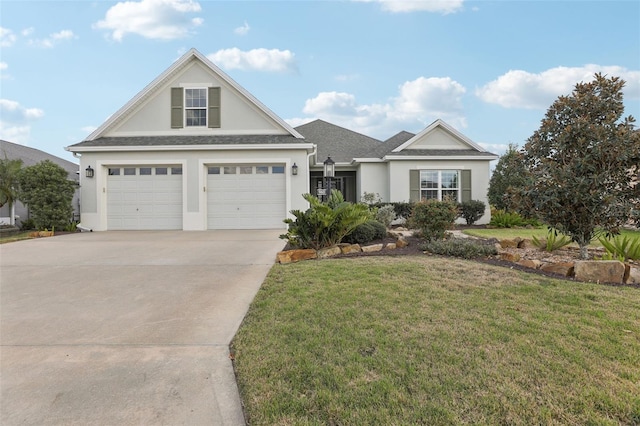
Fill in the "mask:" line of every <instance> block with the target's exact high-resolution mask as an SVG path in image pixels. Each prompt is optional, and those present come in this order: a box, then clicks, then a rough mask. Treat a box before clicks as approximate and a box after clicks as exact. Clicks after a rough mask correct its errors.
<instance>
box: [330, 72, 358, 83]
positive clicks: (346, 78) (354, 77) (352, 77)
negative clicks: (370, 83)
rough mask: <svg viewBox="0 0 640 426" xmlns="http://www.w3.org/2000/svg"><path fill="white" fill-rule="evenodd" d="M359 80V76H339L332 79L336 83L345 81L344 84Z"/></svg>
mask: <svg viewBox="0 0 640 426" xmlns="http://www.w3.org/2000/svg"><path fill="white" fill-rule="evenodd" d="M359 78H360V75H359V74H340V75H336V76H335V77H334V79H335V80H336V81H345V82H346V81H354V80H358V79H359Z"/></svg>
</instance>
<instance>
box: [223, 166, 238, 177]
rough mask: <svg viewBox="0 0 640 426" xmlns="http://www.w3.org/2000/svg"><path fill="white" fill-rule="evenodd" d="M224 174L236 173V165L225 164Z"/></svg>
mask: <svg viewBox="0 0 640 426" xmlns="http://www.w3.org/2000/svg"><path fill="white" fill-rule="evenodd" d="M224 174H225V175H235V174H236V167H235V166H224Z"/></svg>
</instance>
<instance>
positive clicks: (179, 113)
mask: <svg viewBox="0 0 640 426" xmlns="http://www.w3.org/2000/svg"><path fill="white" fill-rule="evenodd" d="M182 127H184V91H183V90H182V87H172V88H171V128H172V129H181V128H182Z"/></svg>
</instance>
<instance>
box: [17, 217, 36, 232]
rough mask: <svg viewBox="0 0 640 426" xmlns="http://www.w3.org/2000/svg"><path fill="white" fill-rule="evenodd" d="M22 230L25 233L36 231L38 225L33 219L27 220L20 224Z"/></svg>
mask: <svg viewBox="0 0 640 426" xmlns="http://www.w3.org/2000/svg"><path fill="white" fill-rule="evenodd" d="M20 229H22V230H23V231H30V230H32V229H36V224H35V222H34V221H33V219H31V218H29V219H25V220H23V221H21V222H20Z"/></svg>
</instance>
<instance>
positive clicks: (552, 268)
mask: <svg viewBox="0 0 640 426" xmlns="http://www.w3.org/2000/svg"><path fill="white" fill-rule="evenodd" d="M574 268H575V264H574V262H559V263H544V264H543V265H542V266H540V270H541V271H544V272H550V273H552V274H558V275H563V276H565V277H572V276H573V274H574Z"/></svg>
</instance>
